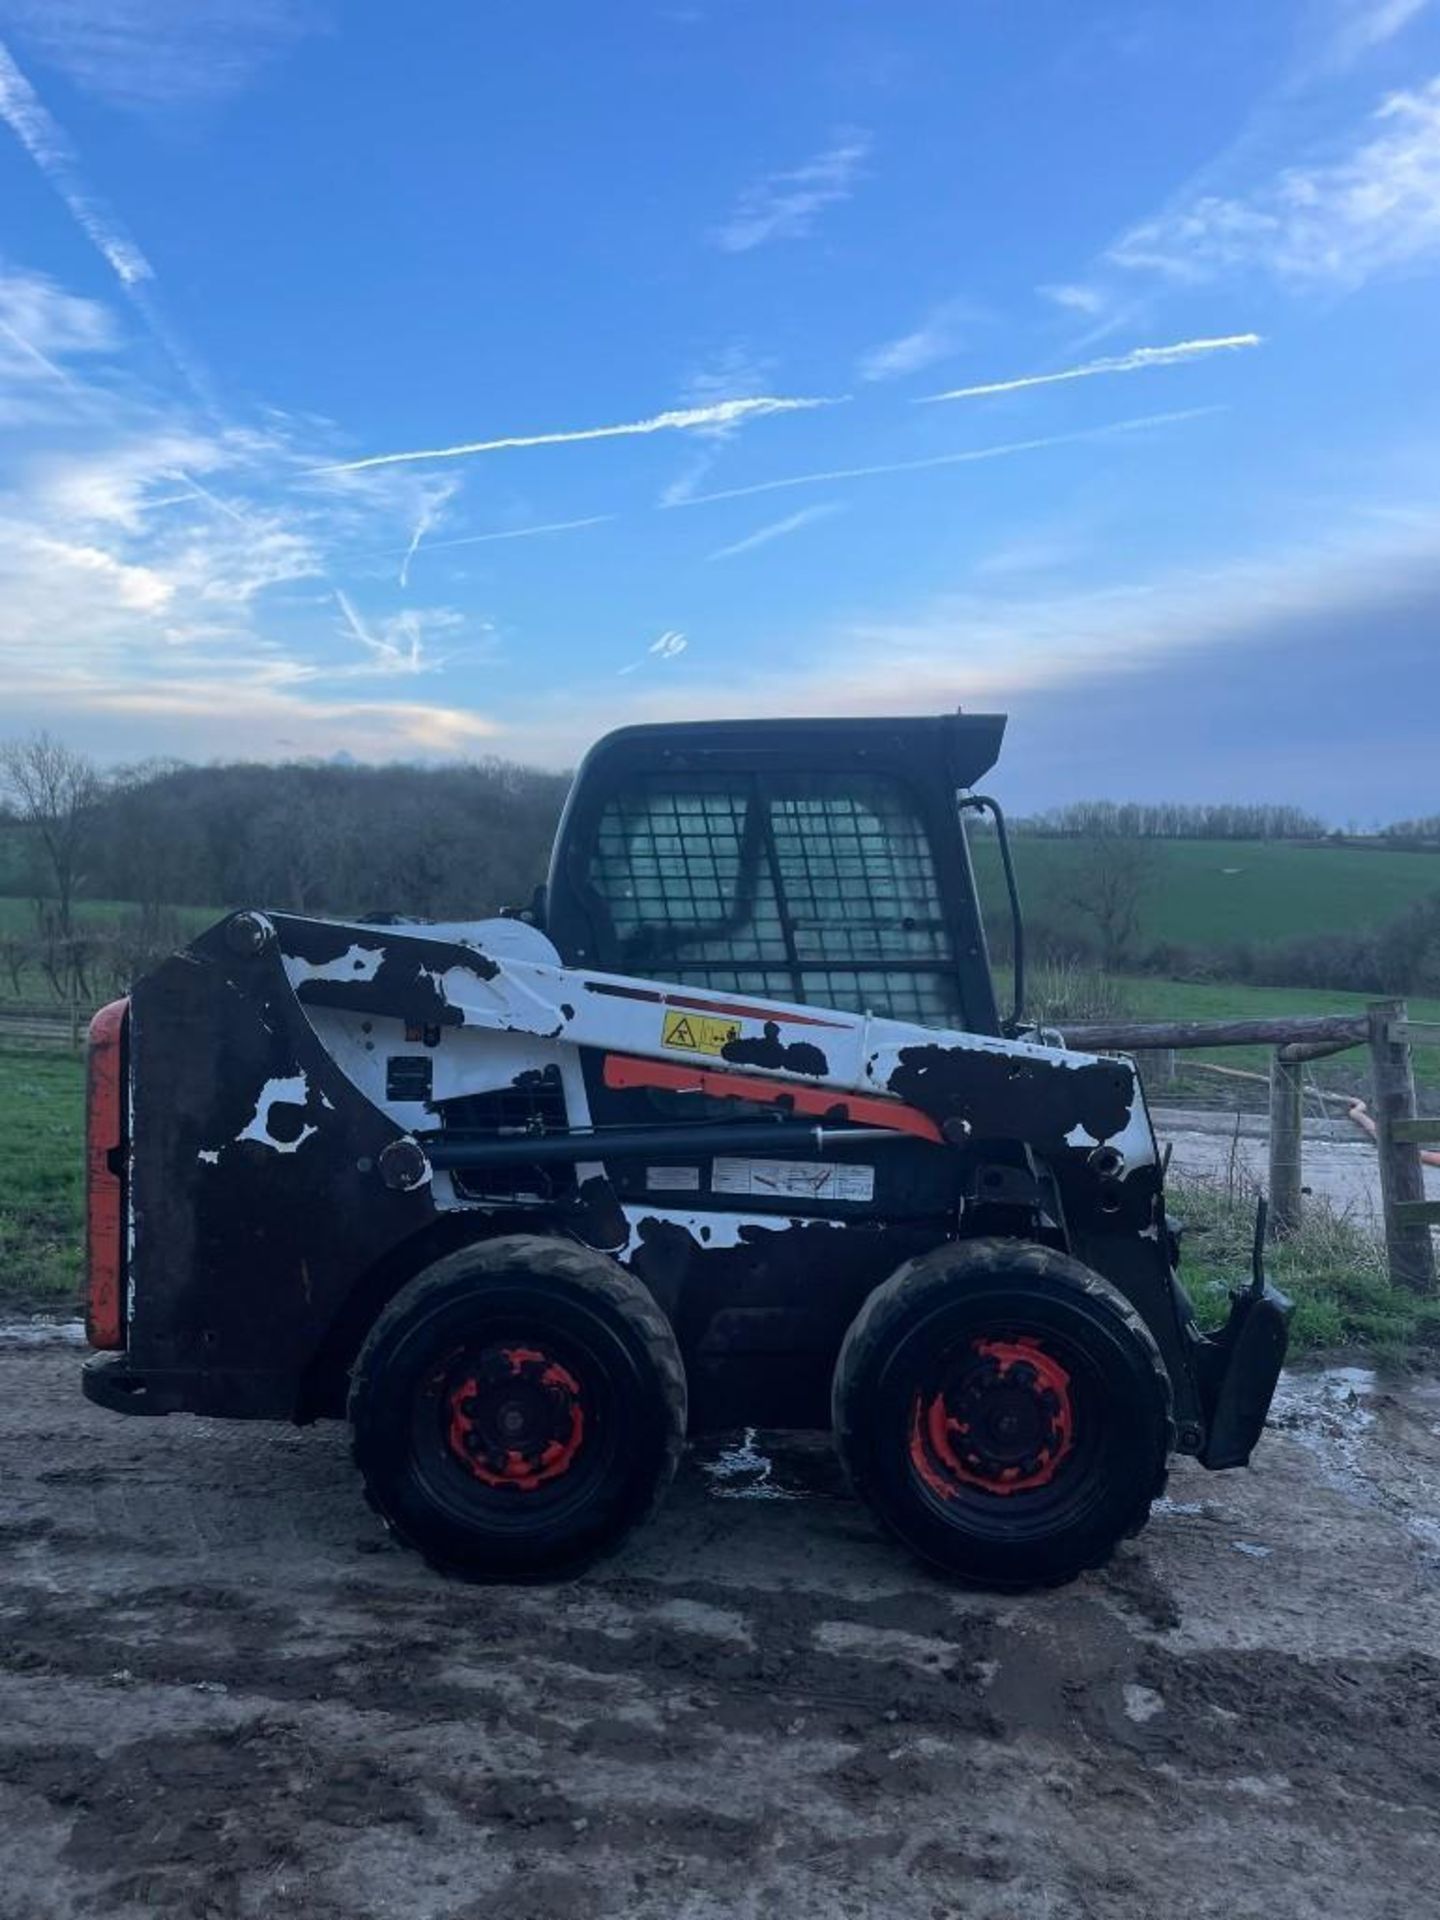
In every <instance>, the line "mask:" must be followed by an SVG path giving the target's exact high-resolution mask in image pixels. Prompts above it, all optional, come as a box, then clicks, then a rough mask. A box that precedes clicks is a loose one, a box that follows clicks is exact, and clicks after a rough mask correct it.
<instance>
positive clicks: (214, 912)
mask: <svg viewBox="0 0 1440 1920" xmlns="http://www.w3.org/2000/svg"><path fill="white" fill-rule="evenodd" d="M136 911H137V909H136V906H135V903H134V901H133V900H77V901H76V902H75V908H74V912H75V918H76V920H77V921H79V922H81V923H83V922H85V921H87V920H119V919H124V918H126V917H127V916H129V915H130V914H133V913H135V912H136ZM173 911H174V912H175V913H176V914H178V915H179V918H180V924H181V926H182V927H184V928H185V929H186V931H187V932H189V933H201V932H203V931H204V929H205V928H206V927H208V926H211V925H213V924H214V922H215V921H217V920H218V919H220V918H221V916H222V915H223V913H224V911H225V909H224V908H223V907H176V908H174V909H173ZM34 931H35V912H34V909H33V908H32V907H31V905H30V902H29V901H28V900H21V899H18V898H16V897H14V896H8V895H4V894H0V934H4V933H19V934H27V933H33V932H34Z"/></svg>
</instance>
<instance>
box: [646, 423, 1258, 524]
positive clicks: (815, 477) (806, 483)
mask: <svg viewBox="0 0 1440 1920" xmlns="http://www.w3.org/2000/svg"><path fill="white" fill-rule="evenodd" d="M1224 412H1225V408H1224V407H1221V406H1214V407H1186V408H1184V409H1183V410H1182V411H1181V412H1179V413H1146V414H1140V415H1138V416H1137V417H1136V418H1135V419H1133V420H1112V421H1111V422H1110V424H1109V425H1108V426H1104V427H1082V428H1079V429H1078V430H1077V431H1076V432H1074V433H1052V434H1049V435H1047V436H1046V438H1045V439H1043V440H1011V441H1008V442H1006V443H1005V444H1004V445H1002V446H998V447H971V448H968V449H967V450H966V451H965V452H964V453H937V454H932V455H931V456H930V457H929V458H928V459H925V460H888V461H886V462H885V464H884V465H883V466H877V467H836V468H833V469H831V470H830V471H829V472H826V473H795V474H790V475H789V476H788V477H787V478H786V479H784V480H761V481H759V482H757V484H756V485H754V486H751V487H726V488H725V489H724V490H723V492H719V493H697V494H693V495H692V496H691V497H690V499H688V500H676V501H673V502H671V503H670V507H669V509H665V510H673V508H675V507H700V506H704V505H706V504H707V503H708V502H709V501H711V500H744V499H748V498H749V496H750V495H751V494H755V493H776V492H778V491H779V490H780V488H782V487H814V486H821V485H824V484H828V483H830V482H833V481H837V480H868V479H870V478H871V476H872V475H874V474H879V473H919V472H921V471H922V470H923V469H925V468H927V467H960V466H966V465H968V464H969V463H970V462H971V461H974V460H1000V459H1003V458H1005V457H1006V456H1007V455H1009V454H1012V453H1038V452H1039V451H1040V450H1041V449H1042V448H1044V447H1066V446H1071V445H1073V444H1074V443H1076V442H1077V441H1081V440H1100V439H1103V438H1104V437H1105V436H1106V435H1107V434H1112V433H1133V432H1136V431H1138V430H1139V429H1140V428H1142V427H1166V426H1170V425H1172V424H1173V423H1176V422H1178V421H1181V420H1198V419H1200V418H1201V416H1202V415H1204V414H1207V413H1224Z"/></svg>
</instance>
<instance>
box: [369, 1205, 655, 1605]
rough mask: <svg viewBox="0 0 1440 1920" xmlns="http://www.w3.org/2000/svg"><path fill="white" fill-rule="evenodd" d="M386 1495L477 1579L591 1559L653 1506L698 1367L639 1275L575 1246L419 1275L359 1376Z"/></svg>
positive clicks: (548, 1244) (400, 1529)
mask: <svg viewBox="0 0 1440 1920" xmlns="http://www.w3.org/2000/svg"><path fill="white" fill-rule="evenodd" d="M350 1420H351V1428H352V1433H353V1439H354V1454H355V1461H356V1464H357V1465H358V1466H359V1468H360V1471H361V1473H362V1474H363V1475H364V1478H365V1490H366V1493H367V1495H368V1497H369V1500H370V1502H371V1505H372V1506H374V1507H375V1508H376V1510H377V1511H378V1512H379V1513H380V1514H381V1515H382V1517H383V1518H384V1519H385V1520H386V1521H387V1523H388V1524H389V1526H390V1527H391V1529H392V1530H393V1531H394V1532H395V1533H396V1534H397V1535H398V1536H399V1537H400V1538H401V1539H402V1540H403V1541H405V1543H406V1544H407V1545H408V1546H411V1547H414V1548H416V1549H417V1551H419V1552H420V1553H422V1554H423V1555H424V1556H425V1558H426V1559H427V1560H428V1561H429V1562H430V1563H431V1565H432V1566H435V1567H438V1568H440V1569H441V1571H443V1572H445V1573H451V1574H457V1575H459V1576H460V1577H461V1578H463V1579H468V1580H546V1579H556V1578H560V1577H563V1576H564V1575H567V1574H571V1573H575V1572H578V1571H579V1570H580V1569H581V1568H582V1567H584V1566H585V1565H586V1564H587V1563H588V1562H590V1561H591V1560H593V1559H595V1558H596V1557H597V1555H599V1554H601V1553H604V1552H607V1551H609V1550H610V1549H611V1548H613V1547H615V1546H616V1545H618V1544H619V1542H620V1541H621V1540H622V1539H623V1538H624V1536H625V1535H626V1534H627V1533H628V1532H629V1531H630V1529H631V1528H632V1527H633V1526H635V1525H636V1524H637V1523H638V1522H639V1521H640V1520H642V1519H644V1518H645V1516H646V1515H647V1514H648V1513H650V1512H651V1510H652V1509H653V1508H654V1506H655V1505H656V1503H657V1501H658V1500H659V1498H660V1495H661V1494H662V1493H663V1491H664V1489H665V1487H666V1485H667V1484H668V1482H669V1480H670V1478H671V1475H672V1474H673V1473H674V1471H675V1466H676V1462H677V1461H678V1459H679V1457H680V1450H681V1447H682V1445H683V1441H684V1434H685V1375H684V1370H683V1368H682V1366H681V1362H680V1354H679V1350H678V1348H677V1347H676V1344H675V1338H674V1335H673V1334H672V1332H671V1330H670V1326H669V1323H668V1321H667V1320H666V1319H665V1317H664V1315H663V1314H662V1313H661V1312H660V1309H659V1308H658V1307H657V1306H656V1304H655V1302H654V1300H653V1299H652V1298H651V1296H650V1295H649V1293H647V1292H646V1290H645V1288H644V1287H643V1286H641V1284H640V1282H639V1281H638V1280H636V1279H634V1278H632V1277H631V1275H629V1274H627V1273H626V1272H625V1271H624V1270H623V1269H622V1268H620V1267H618V1266H617V1265H616V1264H615V1263H614V1262H613V1261H612V1260H608V1259H606V1258H605V1256H604V1255H603V1254H599V1253H594V1252H592V1251H591V1250H590V1249H589V1248H587V1247H580V1246H576V1245H574V1244H572V1243H571V1242H569V1241H564V1240H553V1239H546V1238H541V1237H539V1236H536V1235H529V1234H525V1235H518V1234H517V1235H512V1236H508V1237H506V1238H504V1239H499V1240H491V1241H486V1242H484V1243H482V1244H481V1245H479V1246H476V1247H468V1248H465V1249H463V1250H462V1251H460V1252H458V1253H454V1254H451V1255H450V1256H449V1257H448V1258H446V1259H444V1260H441V1261H438V1262H437V1263H436V1264H435V1265H434V1266H433V1267H429V1268H427V1269H426V1271H425V1272H423V1273H421V1274H419V1275H417V1277H416V1278H415V1279H414V1280H412V1281H410V1282H409V1284H408V1285H407V1286H405V1287H404V1288H402V1289H401V1291H400V1292H399V1293H398V1294H397V1295H396V1296H395V1298H394V1299H393V1300H392V1301H391V1302H390V1304H389V1305H388V1306H387V1307H386V1309H385V1311H384V1312H383V1313H382V1314H381V1315H380V1317H379V1319H378V1320H377V1321H376V1322H375V1325H374V1327H373V1328H372V1329H371V1332H370V1335H369V1338H368V1339H367V1340H366V1342H365V1345H364V1347H363V1349H362V1350H361V1353H360V1357H359V1359H358V1360H357V1362H356V1365H355V1370H354V1373H353V1376H352V1381H351V1389H350Z"/></svg>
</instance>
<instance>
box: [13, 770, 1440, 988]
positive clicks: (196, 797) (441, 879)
mask: <svg viewBox="0 0 1440 1920" xmlns="http://www.w3.org/2000/svg"><path fill="white" fill-rule="evenodd" d="M569 785H570V776H569V774H566V773H549V772H545V771H543V770H541V769H539V768H536V767H528V766H523V765H518V764H516V763H514V762H511V761H506V760H501V759H498V758H492V759H484V760H479V761H471V762H464V763H451V764H446V765H443V766H435V767H427V766H410V765H387V766H361V765H356V764H340V763H337V762H312V761H296V762H288V763H282V764H279V765H273V764H268V763H266V764H262V763H256V762H253V761H235V762H231V763H217V764H211V765H208V766H193V765H190V764H188V763H185V762H182V761H147V762H144V763H141V764H138V765H134V766H129V767H122V768H119V769H117V770H114V771H111V772H106V773H102V772H101V771H100V770H99V769H98V768H97V767H96V766H95V765H94V764H93V763H92V762H91V761H90V760H88V759H87V758H86V757H85V756H84V755H83V754H80V753H77V752H75V751H74V750H73V749H72V748H70V747H68V746H67V745H65V743H64V742H62V741H58V740H55V739H54V738H52V737H51V736H49V735H47V734H39V735H34V736H31V737H30V738H28V739H23V740H11V741H9V742H0V895H9V896H11V897H12V898H20V899H27V900H28V901H29V902H30V903H31V907H30V912H29V915H28V922H29V924H28V925H24V924H22V925H19V926H17V925H16V924H14V922H13V921H12V922H11V923H10V925H9V926H8V927H0V969H3V970H4V973H6V974H8V983H9V986H10V990H11V991H12V992H14V993H16V994H19V993H20V992H21V991H22V986H23V985H24V983H25V982H27V981H31V982H33V981H34V980H35V978H36V976H39V978H40V979H41V980H43V982H44V984H45V987H46V988H47V989H48V990H49V991H50V992H51V993H53V994H55V995H57V996H60V997H66V998H69V997H75V998H80V999H85V1000H89V999H93V998H96V997H98V996H99V995H100V994H101V993H104V992H108V991H111V990H120V989H122V988H123V987H124V986H125V984H126V983H127V982H128V981H129V980H131V979H133V978H134V977H135V975H136V974H137V973H139V972H142V971H143V970H144V969H145V967H146V966H147V965H149V964H151V963H152V962H153V960H154V959H155V958H157V957H159V956H160V955H161V954H163V953H166V952H169V951H171V950H172V949H173V948H174V947H175V946H177V945H179V944H182V943H183V940H184V938H185V937H186V936H185V932H184V928H183V925H182V921H181V917H180V915H179V914H178V913H177V909H183V908H186V907H192V908H196V909H204V910H207V911H209V912H212V913H215V914H217V915H218V914H219V913H220V912H223V911H225V910H226V909H228V908H231V907H236V906H243V905H258V906H269V907H277V908H280V909H288V910H289V911H292V912H296V913H310V914H333V915H341V916H343V915H353V916H366V917H368V916H373V915H376V914H381V913H398V914H409V915H414V916H416V917H420V918H438V919H444V918H463V919H480V918H483V917H485V916H486V915H487V914H493V913H495V912H497V911H499V910H500V909H501V908H502V907H505V906H511V905H519V904H523V903H525V902H527V901H528V900H529V898H530V896H531V893H532V892H533V890H534V888H535V886H536V885H537V883H538V882H539V881H540V880H542V879H543V878H544V875H545V872H546V868H547V866H548V861H549V850H550V844H551V840H552V838H553V836H554V831H555V825H556V822H557V820H558V818H559V814H560V809H561V807H562V806H563V804H564V800H565V795H566V793H567V792H568V790H569ZM1016 824H1017V826H1019V827H1020V828H1021V829H1022V830H1024V831H1028V832H1030V833H1033V834H1037V835H1044V836H1052V837H1056V838H1062V839H1072V838H1073V839H1076V840H1079V841H1082V842H1083V844H1082V845H1080V846H1078V847H1076V848H1075V849H1073V850H1067V852H1066V854H1065V857H1064V862H1063V867H1061V868H1059V869H1057V871H1056V872H1055V873H1053V874H1050V873H1047V875H1046V877H1045V883H1044V884H1043V885H1042V886H1041V888H1040V889H1039V894H1040V897H1039V899H1038V900H1036V901H1035V902H1033V903H1032V912H1031V913H1030V915H1029V916H1028V919H1029V926H1030V937H1031V940H1032V945H1033V948H1034V950H1035V951H1036V952H1037V953H1043V954H1045V955H1047V956H1049V957H1051V958H1052V959H1054V960H1056V961H1057V962H1060V963H1062V964H1063V963H1066V962H1070V961H1080V962H1084V963H1091V964H1093V963H1098V964H1099V965H1100V966H1101V967H1102V968H1103V969H1105V970H1107V971H1115V970H1120V969H1123V970H1126V971H1152V972H1156V973H1163V974H1166V975H1168V976H1169V977H1172V978H1228V979H1242V980H1253V981H1255V982H1257V983H1259V982H1266V983H1269V982H1273V983H1274V984H1277V985H1288V986H1305V985H1313V986H1321V987H1332V988H1333V987H1343V988H1355V989H1359V990H1361V991H1379V992H1415V991H1437V990H1440V895H1437V896H1436V899H1435V900H1432V901H1427V902H1423V903H1421V905H1420V906H1418V907H1416V908H1414V909H1412V910H1411V911H1410V912H1409V913H1408V914H1406V915H1403V916H1401V917H1400V919H1399V920H1397V921H1396V922H1394V923H1392V925H1391V926H1389V927H1387V928H1385V929H1382V930H1381V931H1380V932H1378V933H1375V934H1370V933H1349V932H1345V931H1343V930H1341V931H1337V932H1335V933H1334V934H1332V935H1326V936H1323V937H1320V938H1308V939H1306V940H1303V941H1287V942H1280V943H1267V944H1265V945H1259V944H1256V945H1253V946H1251V945H1245V946H1237V947H1235V948H1234V949H1230V950H1225V951H1223V952H1221V951H1216V950H1214V949H1207V950H1204V951H1202V950H1199V949H1195V950H1190V949H1184V948H1181V947H1178V946H1175V945H1174V944H1161V945H1154V944H1150V945H1147V944H1146V943H1145V941H1144V939H1143V932H1142V930H1143V925H1144V919H1145V914H1144V907H1145V903H1146V900H1147V896H1149V894H1150V893H1151V890H1152V887H1153V885H1154V883H1155V865H1154V863H1155V860H1156V857H1157V853H1156V850H1155V848H1154V847H1153V845H1147V844H1146V843H1147V842H1149V843H1153V842H1155V841H1158V840H1162V839H1182V838H1183V839H1189V838H1205V839H1215V840H1241V839H1244V840H1253V839H1284V840H1317V839H1323V838H1325V837H1326V834H1327V829H1326V827H1325V825H1324V823H1323V822H1322V821H1320V820H1318V819H1317V818H1315V816H1313V815H1311V814H1308V813H1305V812H1304V811H1303V810H1301V809H1300V808H1298V807H1287V806H1247V805H1240V804H1233V803H1227V804H1224V805H1215V806H1193V805H1183V804H1179V803H1139V802H1136V803H1129V802H1125V803H1117V802H1113V801H1105V800H1091V801H1077V802H1075V803H1073V804H1072V805H1070V806H1066V807H1061V808H1057V809H1054V810H1052V811H1051V812H1049V813H1043V814H1038V815H1034V816H1032V817H1031V818H1029V819H1028V820H1025V821H1023V822H1017V823H1016ZM1384 837H1385V842H1386V844H1392V845H1399V844H1407V845H1427V844H1434V842H1435V841H1437V840H1440V816H1434V815H1432V816H1430V817H1428V818H1424V819H1416V820H1410V821H1401V822H1397V823H1396V825H1395V826H1394V827H1393V828H1391V829H1387V830H1386V835H1385V836H1384ZM97 901H111V902H121V903H124V905H123V906H119V907H115V908H113V909H110V910H108V911H106V912H105V913H103V914H100V913H97V912H96V910H95V908H94V907H93V906H89V907H87V908H86V910H85V911H84V912H83V913H82V912H78V911H77V907H78V906H79V904H80V903H81V902H97ZM997 933H998V934H999V937H1000V940H1001V942H1002V943H1003V940H1004V937H1005V936H1004V932H1003V925H1002V924H1001V923H1000V922H997ZM1001 957H1004V956H1003V955H1002V956H1001Z"/></svg>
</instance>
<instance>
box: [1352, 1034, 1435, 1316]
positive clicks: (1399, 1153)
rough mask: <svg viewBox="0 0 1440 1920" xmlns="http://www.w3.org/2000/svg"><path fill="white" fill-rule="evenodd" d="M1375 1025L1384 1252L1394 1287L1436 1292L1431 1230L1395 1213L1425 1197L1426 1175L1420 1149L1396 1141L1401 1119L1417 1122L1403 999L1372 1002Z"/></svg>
mask: <svg viewBox="0 0 1440 1920" xmlns="http://www.w3.org/2000/svg"><path fill="white" fill-rule="evenodd" d="M1366 1011H1367V1014H1368V1016H1369V1021H1370V1066H1371V1071H1372V1073H1373V1075H1374V1081H1375V1102H1374V1105H1375V1125H1376V1129H1377V1139H1376V1145H1377V1146H1378V1147H1379V1149H1380V1199H1381V1202H1382V1204H1383V1206H1384V1209H1385V1251H1386V1257H1387V1259H1388V1261H1389V1265H1390V1281H1391V1284H1392V1285H1393V1286H1397V1287H1408V1288H1409V1289H1410V1290H1411V1291H1412V1292H1413V1293H1433V1292H1434V1291H1435V1248H1434V1244H1433V1242H1432V1241H1431V1239H1430V1229H1429V1227H1427V1226H1425V1225H1424V1224H1423V1223H1416V1224H1414V1225H1411V1224H1408V1223H1407V1222H1405V1221H1404V1220H1402V1219H1401V1218H1399V1217H1398V1215H1397V1212H1396V1209H1397V1208H1399V1207H1401V1206H1403V1205H1404V1204H1405V1203H1406V1202H1407V1201H1413V1200H1423V1199H1424V1198H1425V1172H1424V1166H1423V1163H1422V1161H1421V1159H1420V1149H1419V1147H1418V1146H1417V1145H1416V1144H1415V1142H1414V1141H1411V1140H1397V1139H1396V1138H1395V1137H1394V1134H1393V1132H1392V1128H1393V1125H1394V1123H1395V1121H1397V1120H1413V1119H1414V1118H1415V1071H1414V1068H1413V1066H1412V1065H1411V1061H1410V1043H1409V1041H1408V1040H1407V1039H1406V1038H1405V1037H1404V1035H1403V1034H1394V1033H1393V1032H1392V1028H1393V1026H1394V1024H1395V1023H1396V1022H1399V1021H1403V1020H1404V1018H1405V1002H1404V1001H1403V1000H1372V1001H1371V1003H1370V1005H1369V1007H1368V1008H1367V1009H1366Z"/></svg>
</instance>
